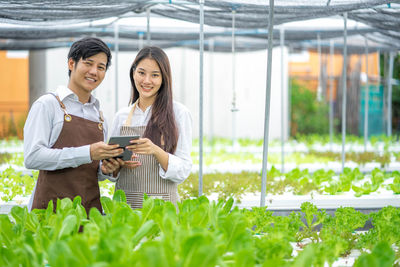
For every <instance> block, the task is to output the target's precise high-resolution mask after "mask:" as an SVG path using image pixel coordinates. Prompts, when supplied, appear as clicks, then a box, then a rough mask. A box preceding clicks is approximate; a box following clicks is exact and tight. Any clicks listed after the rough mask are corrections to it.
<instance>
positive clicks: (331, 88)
mask: <svg viewBox="0 0 400 267" xmlns="http://www.w3.org/2000/svg"><path fill="white" fill-rule="evenodd" d="M334 46H335V44H334V41H333V40H332V39H331V40H330V51H329V52H330V58H331V70H330V73H331V78H330V80H331V86H330V90H329V142H330V147H331V151H332V150H333V87H334V81H335V79H334V75H335V68H334V67H335V62H334V60H335V58H334Z"/></svg>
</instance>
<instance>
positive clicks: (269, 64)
mask: <svg viewBox="0 0 400 267" xmlns="http://www.w3.org/2000/svg"><path fill="white" fill-rule="evenodd" d="M273 37H274V0H269V18H268V61H267V92H266V94H265V117H264V143H263V164H262V176H261V200H260V206H261V207H264V206H265V195H266V190H267V161H268V135H269V107H270V100H271V69H272V41H273Z"/></svg>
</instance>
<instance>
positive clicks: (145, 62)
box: [133, 58, 162, 103]
mask: <svg viewBox="0 0 400 267" xmlns="http://www.w3.org/2000/svg"><path fill="white" fill-rule="evenodd" d="M133 80H134V81H135V86H136V89H137V90H138V92H139V97H140V98H141V99H143V100H146V101H149V100H150V101H152V103H153V102H154V101H155V99H156V96H157V92H158V90H160V87H161V84H162V75H161V70H160V67H159V66H158V64H157V62H156V61H155V60H154V59H152V58H145V59H142V61H140V62H139V64H138V65H137V67H136V70H135V72H134V73H133Z"/></svg>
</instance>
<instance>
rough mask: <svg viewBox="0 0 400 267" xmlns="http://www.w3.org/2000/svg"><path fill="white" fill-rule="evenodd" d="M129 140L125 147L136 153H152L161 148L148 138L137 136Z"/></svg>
mask: <svg viewBox="0 0 400 267" xmlns="http://www.w3.org/2000/svg"><path fill="white" fill-rule="evenodd" d="M130 142H131V145H129V146H127V147H126V148H127V149H129V150H130V151H132V152H133V153H136V154H147V155H154V154H156V153H157V152H158V150H160V149H161V148H160V147H159V146H157V145H155V144H154V143H153V142H152V141H151V140H150V139H148V138H139V139H136V140H131V141H130Z"/></svg>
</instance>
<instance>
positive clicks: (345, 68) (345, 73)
mask: <svg viewBox="0 0 400 267" xmlns="http://www.w3.org/2000/svg"><path fill="white" fill-rule="evenodd" d="M343 22H344V35H343V79H342V80H343V91H342V92H343V93H342V172H343V171H344V162H345V158H346V154H345V150H344V147H345V144H346V100H347V12H345V13H344V14H343Z"/></svg>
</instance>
